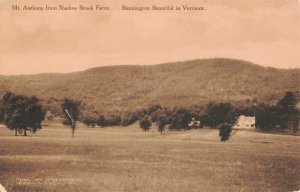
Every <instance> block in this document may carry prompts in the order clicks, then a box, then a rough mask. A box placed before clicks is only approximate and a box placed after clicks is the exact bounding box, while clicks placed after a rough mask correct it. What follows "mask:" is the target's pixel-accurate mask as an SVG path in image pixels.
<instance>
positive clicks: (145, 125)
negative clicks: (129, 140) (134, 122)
mask: <svg viewBox="0 0 300 192" xmlns="http://www.w3.org/2000/svg"><path fill="white" fill-rule="evenodd" d="M139 123H140V128H141V129H143V130H144V131H145V132H146V131H149V129H150V127H151V125H152V123H151V121H150V120H149V117H148V116H145V117H144V118H143V119H141V120H140V122H139Z"/></svg>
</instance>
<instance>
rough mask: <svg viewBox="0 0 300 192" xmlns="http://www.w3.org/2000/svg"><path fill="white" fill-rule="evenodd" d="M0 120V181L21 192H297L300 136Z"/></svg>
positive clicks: (299, 176)
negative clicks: (14, 128)
mask: <svg viewBox="0 0 300 192" xmlns="http://www.w3.org/2000/svg"><path fill="white" fill-rule="evenodd" d="M13 135H14V132H11V131H9V130H8V129H6V128H4V127H1V126H0V184H2V185H3V186H5V188H6V189H7V191H8V192H19V191H20V192H23V191H30V192H31V191H38V192H40V191H57V192H64V191H67V192H68V191H70V192H76V191H80V192H81V191H87V192H90V191H128V192H131V191H155V192H158V191H163V192H165V191H172V192H174V191H175V192H176V191H189V192H190V191H204V192H206V191H225V192H226V191H228V192H229V191H253V192H257V191H270V192H276V191H278V192H282V191H287V192H288V191H295V190H299V189H300V151H299V149H300V139H299V136H289V135H278V134H277V135H276V134H267V133H259V132H255V131H234V132H233V134H232V136H231V138H230V140H229V141H227V142H225V143H224V142H220V141H219V136H218V130H212V129H198V130H189V131H167V132H166V133H165V134H164V135H160V133H159V132H157V129H156V128H153V129H151V130H150V132H142V131H141V130H140V129H139V128H138V125H137V124H133V125H131V126H129V127H110V128H86V127H84V126H79V128H78V129H77V130H76V133H75V138H74V139H72V138H71V131H70V129H69V128H66V127H63V126H62V125H51V126H47V127H44V128H43V129H42V130H40V131H39V132H37V133H36V134H32V135H31V134H29V136H27V137H24V136H18V137H15V136H13Z"/></svg>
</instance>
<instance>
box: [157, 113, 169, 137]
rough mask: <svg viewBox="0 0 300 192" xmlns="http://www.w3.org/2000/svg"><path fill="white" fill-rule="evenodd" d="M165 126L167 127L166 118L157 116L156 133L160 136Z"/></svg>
mask: <svg viewBox="0 0 300 192" xmlns="http://www.w3.org/2000/svg"><path fill="white" fill-rule="evenodd" d="M166 125H167V117H166V116H165V115H161V116H159V117H158V120H157V126H158V131H159V132H160V133H161V134H162V133H163V132H164V131H165V126H166Z"/></svg>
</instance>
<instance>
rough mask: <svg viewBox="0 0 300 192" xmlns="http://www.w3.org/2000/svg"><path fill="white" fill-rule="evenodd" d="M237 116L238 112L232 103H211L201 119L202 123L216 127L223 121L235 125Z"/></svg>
mask: <svg viewBox="0 0 300 192" xmlns="http://www.w3.org/2000/svg"><path fill="white" fill-rule="evenodd" d="M237 118H238V114H237V112H236V111H235V109H234V107H233V106H232V105H231V104H230V103H209V104H208V105H207V107H206V112H205V114H203V115H202V116H201V117H200V120H201V124H202V125H204V126H208V127H211V128H216V127H217V126H218V125H221V124H222V123H228V124H231V125H233V124H235V122H236V121H237Z"/></svg>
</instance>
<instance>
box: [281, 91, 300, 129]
mask: <svg viewBox="0 0 300 192" xmlns="http://www.w3.org/2000/svg"><path fill="white" fill-rule="evenodd" d="M296 105H297V98H296V95H295V94H294V93H293V92H290V91H289V92H286V94H285V96H284V97H283V98H282V99H281V100H279V102H278V103H277V107H278V110H279V125H280V127H281V129H282V130H284V129H287V128H291V129H292V130H293V131H294V132H296V131H297V129H298V126H299V111H298V109H297V108H296Z"/></svg>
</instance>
